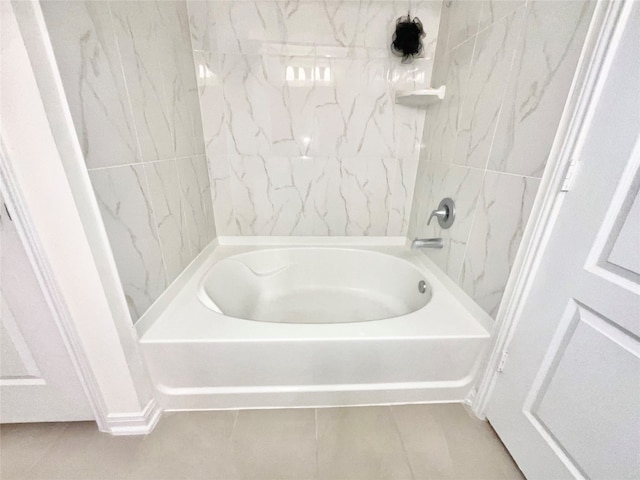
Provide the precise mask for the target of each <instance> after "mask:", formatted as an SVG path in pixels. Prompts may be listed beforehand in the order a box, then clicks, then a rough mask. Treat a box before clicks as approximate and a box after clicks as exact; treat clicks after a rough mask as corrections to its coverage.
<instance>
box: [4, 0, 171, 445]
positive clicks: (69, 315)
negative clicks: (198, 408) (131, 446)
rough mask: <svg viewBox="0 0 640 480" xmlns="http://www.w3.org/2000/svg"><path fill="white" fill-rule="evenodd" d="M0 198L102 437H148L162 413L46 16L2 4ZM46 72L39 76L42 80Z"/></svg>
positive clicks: (36, 8)
mask: <svg viewBox="0 0 640 480" xmlns="http://www.w3.org/2000/svg"><path fill="white" fill-rule="evenodd" d="M0 17H1V20H2V28H3V36H4V35H5V30H6V38H7V42H5V43H4V44H3V45H2V53H3V65H4V66H7V65H10V66H11V68H7V69H6V71H4V70H3V71H2V93H3V94H5V95H3V100H2V103H1V104H0V106H1V109H2V110H1V112H2V114H3V117H4V118H9V119H11V121H6V122H2V124H0V190H1V191H2V195H3V197H4V200H5V202H6V203H7V205H8V207H9V209H10V210H11V214H12V218H13V222H14V224H15V226H16V229H17V231H18V234H19V236H20V238H21V240H22V242H23V245H24V247H25V250H26V251H27V255H28V257H29V259H30V262H31V264H32V266H33V268H34V271H35V273H36V276H37V278H38V282H39V284H40V287H41V288H42V291H43V293H44V295H45V298H46V299H47V303H48V304H49V307H50V309H51V312H52V315H53V316H54V319H55V322H56V327H57V329H58V331H59V333H60V335H61V337H62V339H63V342H64V344H65V346H66V349H67V352H68V353H69V356H70V357H71V361H72V363H73V365H74V367H75V369H76V372H77V375H78V377H79V380H80V382H81V384H82V386H83V388H84V390H85V393H86V396H87V400H88V402H89V404H90V406H91V408H92V411H93V414H94V416H95V420H96V423H97V425H98V428H99V429H100V430H101V431H104V432H108V433H111V434H113V435H133V434H146V433H149V432H150V431H151V430H152V429H153V428H154V426H155V424H156V423H157V421H158V419H159V416H160V414H161V408H160V406H159V404H158V402H157V401H156V399H155V396H154V393H153V387H152V385H151V381H150V379H149V376H148V374H147V372H146V368H145V367H144V364H143V361H142V354H141V351H140V347H139V345H138V342H137V336H136V332H135V329H134V326H133V322H132V321H131V317H130V315H129V313H128V310H127V308H126V303H125V300H124V294H123V293H122V286H121V284H120V282H119V277H118V273H117V270H116V267H115V261H114V260H113V254H112V252H111V250H110V247H109V242H108V238H107V236H106V231H105V230H104V225H103V224H102V221H101V217H100V215H99V209H98V205H97V201H96V199H95V196H94V194H93V189H92V188H91V183H90V181H89V176H88V173H87V171H86V167H85V165H84V158H83V155H82V153H81V149H80V145H79V141H78V138H77V135H76V133H75V128H74V126H73V122H72V120H71V113H70V111H69V106H68V104H67V102H66V97H65V95H64V90H63V89H62V83H61V80H60V75H59V72H58V69H57V64H56V62H55V57H54V56H53V49H52V47H51V43H50V40H49V36H48V31H47V29H46V26H45V23H44V18H43V16H42V10H41V8H40V5H39V3H38V2H37V1H36V0H28V1H15V0H14V1H11V2H0ZM35 72H37V75H36V73H35Z"/></svg>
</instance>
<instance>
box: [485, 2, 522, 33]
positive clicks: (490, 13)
mask: <svg viewBox="0 0 640 480" xmlns="http://www.w3.org/2000/svg"><path fill="white" fill-rule="evenodd" d="M525 3H526V0H488V1H484V2H482V7H481V10H480V23H479V24H478V31H482V30H483V29H484V28H486V27H488V26H489V25H491V24H493V23H495V22H497V21H498V20H500V19H502V18H504V17H506V16H508V15H511V14H512V13H513V12H514V11H516V10H517V9H518V8H520V7H522V6H523V5H524V4H525Z"/></svg>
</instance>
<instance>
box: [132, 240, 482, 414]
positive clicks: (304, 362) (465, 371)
mask: <svg viewBox="0 0 640 480" xmlns="http://www.w3.org/2000/svg"><path fill="white" fill-rule="evenodd" d="M404 243H405V242H404V240H403V241H396V242H395V243H393V241H392V240H389V239H383V240H380V241H379V242H378V243H377V244H376V243H375V242H372V241H369V244H367V245H362V244H360V245H358V244H355V243H354V241H353V240H352V241H350V242H348V241H346V240H344V241H335V240H333V241H332V243H328V241H326V240H325V241H323V242H322V243H320V242H317V243H315V244H314V243H312V242H308V244H304V245H300V244H297V245H271V246H265V245H261V246H257V245H236V244H231V243H224V244H217V243H216V244H213V245H210V246H209V247H208V248H207V249H206V250H205V251H203V252H202V253H201V254H200V255H199V257H198V258H197V259H196V261H194V262H193V263H192V264H191V265H190V266H189V267H188V268H187V269H186V270H185V272H183V274H182V275H181V276H180V277H179V278H178V280H177V281H176V282H174V283H173V284H172V285H171V286H170V287H169V289H167V291H165V292H164V293H163V295H162V296H161V297H160V299H158V301H157V302H156V303H155V304H154V305H153V306H152V307H151V309H149V311H148V312H147V313H145V315H144V316H143V317H142V318H141V319H140V320H139V321H138V322H137V323H136V329H137V332H138V336H139V338H140V344H141V347H142V352H143V356H144V359H145V361H146V364H147V368H148V370H149V373H150V376H151V378H152V380H153V383H154V387H155V389H156V393H157V398H158V401H159V402H160V404H161V406H162V407H163V408H164V409H165V410H201V409H223V408H269V407H313V406H335V405H371V404H394V403H425V402H458V401H464V400H465V399H467V398H469V396H470V395H471V394H472V388H473V382H474V378H475V375H476V372H477V371H478V368H479V364H480V361H481V357H482V353H483V351H484V350H485V348H486V347H487V345H488V342H489V329H490V325H491V320H490V319H489V318H488V316H487V315H486V314H485V313H484V312H483V311H482V310H480V309H479V308H478V307H477V306H476V305H475V304H474V303H473V302H472V301H470V299H469V298H468V297H467V296H466V295H465V294H464V293H463V292H462V291H461V290H460V289H459V288H458V287H457V286H456V285H455V284H453V282H451V281H450V280H449V279H448V278H447V277H446V276H445V275H444V274H442V272H440V271H439V270H438V269H437V267H434V265H433V264H432V263H431V262H430V260H429V259H428V258H427V257H426V256H425V255H424V254H423V253H421V252H419V251H415V250H411V249H409V248H408V247H407V245H405V244H404Z"/></svg>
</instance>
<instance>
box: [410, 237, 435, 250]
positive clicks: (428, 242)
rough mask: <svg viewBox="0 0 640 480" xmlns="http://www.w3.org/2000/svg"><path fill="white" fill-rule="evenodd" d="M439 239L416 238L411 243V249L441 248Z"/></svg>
mask: <svg viewBox="0 0 640 480" xmlns="http://www.w3.org/2000/svg"><path fill="white" fill-rule="evenodd" d="M442 246H443V245H442V239H441V238H416V239H414V240H413V242H411V248H442Z"/></svg>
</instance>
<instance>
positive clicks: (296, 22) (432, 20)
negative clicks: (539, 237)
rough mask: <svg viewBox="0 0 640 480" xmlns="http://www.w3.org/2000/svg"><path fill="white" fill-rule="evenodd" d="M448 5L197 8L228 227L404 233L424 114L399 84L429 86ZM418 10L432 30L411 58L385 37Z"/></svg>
mask: <svg viewBox="0 0 640 480" xmlns="http://www.w3.org/2000/svg"><path fill="white" fill-rule="evenodd" d="M441 8H442V3H441V2H439V1H423V2H418V1H415V0H406V1H404V0H403V1H395V2H394V1H381V2H377V1H376V2H333V1H327V2H284V1H282V2H281V1H273V2H263V1H254V0H241V1H219V2H210V4H208V5H206V6H205V5H203V4H202V3H199V2H196V3H195V4H194V5H193V6H190V7H189V9H190V14H191V17H190V18H191V20H190V21H191V31H192V38H193V41H194V50H195V52H194V58H195V63H196V72H197V74H198V83H199V93H200V103H201V110H202V116H203V129H204V139H205V143H206V145H207V155H208V161H209V164H210V167H211V171H212V175H213V177H214V180H213V183H214V184H215V186H216V187H217V188H218V187H219V190H220V191H219V192H218V191H216V189H217V188H214V192H213V194H214V211H215V216H216V222H217V226H218V229H219V232H224V234H226V235H230V234H235V235H238V234H248V235H404V234H405V233H406V231H407V228H408V223H409V213H410V205H411V199H412V198H413V187H414V178H415V173H416V169H417V158H418V153H419V148H420V137H421V134H422V129H423V123H424V112H423V111H422V110H420V109H414V108H406V107H399V106H397V105H395V103H394V95H395V90H396V89H399V88H418V87H426V86H429V84H430V76H431V67H432V62H433V56H434V52H435V40H436V38H437V34H438V28H439V17H440V10H441ZM408 10H410V11H411V13H412V15H416V16H418V17H419V18H420V19H421V20H422V22H423V24H424V26H425V29H426V31H427V37H426V39H425V52H424V57H423V58H420V59H417V60H416V61H415V62H414V63H412V64H401V63H400V61H399V59H398V58H396V57H393V56H391V54H390V52H389V38H390V35H391V33H392V31H393V28H394V26H395V21H396V19H397V18H398V17H399V16H401V15H406V12H407V11H408ZM196 16H197V17H198V18H196ZM214 26H215V32H213V31H212V29H213V28H214ZM226 155H230V156H229V157H226ZM380 158H385V159H386V160H385V162H383V163H380ZM337 159H340V160H339V161H338V160H337ZM345 159H347V160H345ZM347 164H348V165H349V168H345V166H346V165H347ZM356 164H358V165H357V166H356ZM385 165H386V166H385ZM383 167H384V168H387V169H389V171H388V172H382V169H383ZM271 169H273V171H272V170H271ZM356 171H357V174H356V173H354V172H356ZM369 174H371V175H372V177H370V178H369V177H368V175H369ZM227 179H228V180H227ZM299 182H300V183H299ZM374 186H375V187H374ZM378 187H380V188H381V190H379V191H375V193H374V190H376V189H377V188H378ZM344 192H347V197H345V198H344V199H343V198H342V196H341V195H342V193H344ZM230 197H231V200H229V198H230ZM372 206H374V207H373V209H372ZM370 210H371V211H373V210H375V215H373V217H372V218H369V216H370V214H369V213H368V211H370Z"/></svg>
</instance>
